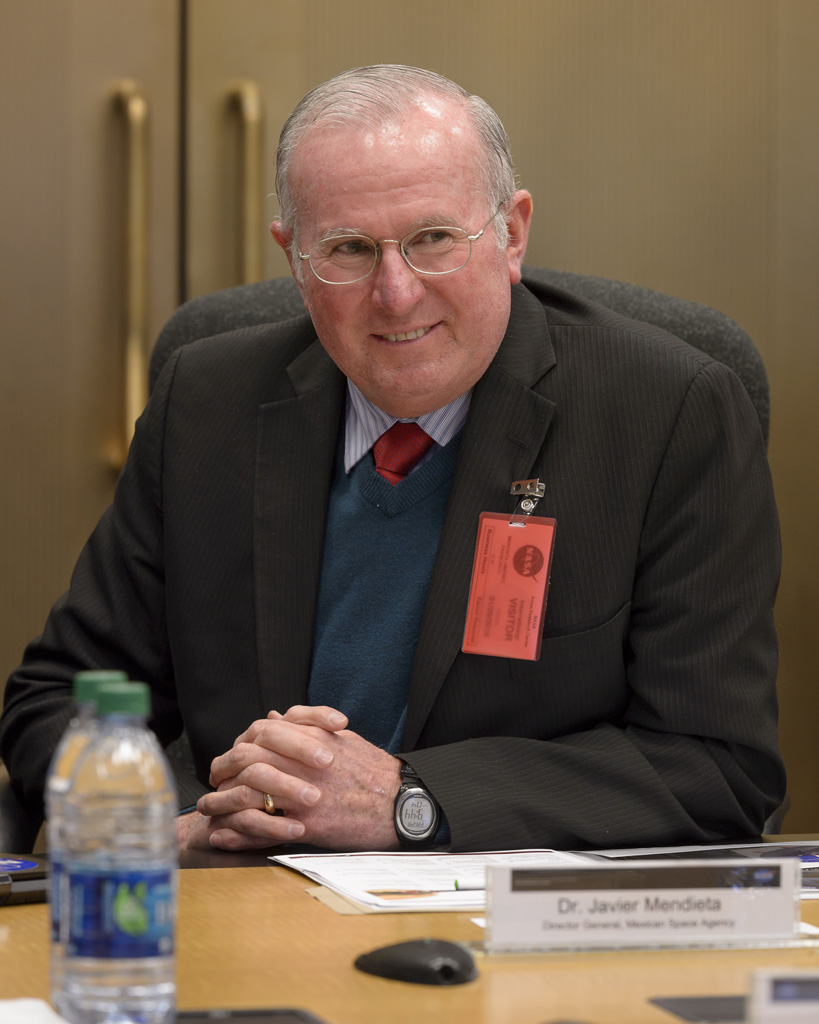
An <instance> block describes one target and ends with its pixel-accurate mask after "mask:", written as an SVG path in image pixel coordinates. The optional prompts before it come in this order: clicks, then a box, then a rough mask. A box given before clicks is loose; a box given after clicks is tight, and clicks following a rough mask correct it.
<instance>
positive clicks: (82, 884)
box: [52, 683, 177, 1024]
mask: <svg viewBox="0 0 819 1024" xmlns="http://www.w3.org/2000/svg"><path fill="white" fill-rule="evenodd" d="M149 712H150V692H149V690H148V687H147V686H146V685H145V684H144V683H103V684H101V685H100V686H99V688H98V690H97V719H98V723H97V728H96V731H95V733H94V736H93V738H92V739H91V741H90V743H89V744H88V746H87V747H86V749H85V752H84V753H83V754H82V755H81V756H80V758H79V760H78V761H77V764H76V767H75V769H74V775H73V778H72V780H71V783H70V785H69V788H68V792H67V793H66V796H65V804H64V808H65V809H64V824H65V827H64V838H63V842H64V868H63V870H64V876H65V882H64V884H65V886H66V889H67V893H68V895H67V899H66V904H65V909H66V913H65V917H64V918H61V922H60V930H61V936H62V939H63V942H64V943H65V958H64V963H63V972H62V984H61V986H60V988H59V990H57V991H54V992H52V1000H53V1002H54V1005H55V1006H56V1007H57V1009H58V1010H59V1012H60V1013H61V1014H62V1016H63V1017H65V1019H66V1020H68V1021H71V1022H72V1024H165V1022H170V1021H172V1020H173V1019H174V1017H175V1007H176V984H175V979H174V966H175V964H174V939H175V925H176V875H177V853H176V841H175V829H174V821H175V817H176V807H177V802H176V792H175V787H174V783H173V779H172V777H171V773H170V769H169V767H168V763H167V761H166V760H165V756H164V754H163V753H162V750H161V748H160V746H159V744H158V743H157V740H156V737H155V736H154V735H153V733H152V732H150V730H148V729H147V728H146V726H145V720H146V718H147V716H148V714H149Z"/></svg>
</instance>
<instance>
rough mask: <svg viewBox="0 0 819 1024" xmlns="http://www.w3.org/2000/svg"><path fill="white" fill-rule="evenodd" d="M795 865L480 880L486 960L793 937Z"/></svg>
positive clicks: (615, 866)
mask: <svg viewBox="0 0 819 1024" xmlns="http://www.w3.org/2000/svg"><path fill="white" fill-rule="evenodd" d="M801 870H802V868H801V865H800V864H799V862H798V861H795V860H749V859H746V858H742V859H736V860H733V859H731V860H713V861H702V860H677V861H667V860H665V861H641V862H640V864H639V865H635V864H633V863H631V864H628V863H623V862H615V863H611V864H600V865H598V864H592V863H590V864H589V865H588V866H586V865H576V866H574V865H573V866H566V867H543V868H537V867H527V868H509V867H492V868H489V869H488V871H487V906H486V948H487V950H489V951H490V952H505V951H513V950H538V949H577V948H583V947H595V948H598V949H611V948H618V947H624V948H625V947H641V946H642V947H646V946H696V945H709V946H710V945H720V944H723V943H724V944H725V945H732V944H734V943H738V944H745V943H749V942H753V941H754V940H765V941H771V940H784V939H793V938H796V937H797V936H798V929H799V922H800V914H799V891H800V882H801Z"/></svg>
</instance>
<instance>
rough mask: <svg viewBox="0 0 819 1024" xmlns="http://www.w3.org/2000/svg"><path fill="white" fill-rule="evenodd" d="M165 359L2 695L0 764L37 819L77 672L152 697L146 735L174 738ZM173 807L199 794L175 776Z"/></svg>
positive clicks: (196, 786)
mask: <svg viewBox="0 0 819 1024" xmlns="http://www.w3.org/2000/svg"><path fill="white" fill-rule="evenodd" d="M175 365H176V359H175V358H172V359H171V361H170V362H169V364H168V366H167V367H166V369H165V372H164V373H163V375H162V377H161V378H160V381H159V382H158V384H157V387H156V389H155V390H154V393H153V396H152V398H151V401H150V402H149V404H148V406H147V408H146V410H145V412H144V413H143V415H142V416H141V417H140V420H139V422H138V423H137V427H136V431H135V436H134V440H133V442H132V445H131V450H130V452H129V455H128V460H127V462H126V465H125V468H124V469H123V471H122V474H121V476H120V479H119V481H118V484H117V488H116V492H115V496H114V501H113V504H112V505H111V506H110V507H109V508H108V509H107V510H106V511H105V513H104V514H103V515H102V517H101V519H100V521H99V523H98V524H97V526H96V528H95V529H94V532H93V533H92V534H91V537H90V539H89V540H88V542H87V544H86V545H85V547H84V548H83V551H82V553H81V554H80V557H79V559H78V561H77V564H76V566H75V569H74V572H73V574H72V578H71V584H70V587H69V590H68V591H67V593H65V594H64V595H63V596H62V597H61V598H60V599H59V600H58V601H57V602H56V604H55V605H54V607H53V608H52V610H51V613H50V614H49V616H48V620H47V621H46V624H45V628H44V630H43V633H42V635H41V636H39V637H37V638H36V639H35V640H33V641H32V642H31V643H30V644H29V646H28V647H27V649H26V651H25V654H24V657H23V662H22V664H21V665H20V667H19V668H18V669H17V670H16V671H15V672H13V673H12V675H11V677H10V678H9V681H8V683H7V686H6V691H5V704H4V710H3V715H2V718H1V719H0V754H1V755H2V758H3V760H4V762H5V764H6V766H7V768H8V771H9V775H10V777H11V779H12V784H13V785H14V787H15V790H16V791H17V793H18V795H19V796H20V797H21V798H22V800H23V801H24V803H25V804H26V806H27V807H29V808H30V809H31V811H32V813H34V814H38V813H41V812H42V805H43V789H44V785H45V779H46V773H47V771H48V766H49V762H50V759H51V756H52V754H53V752H54V749H55V747H56V745H57V743H58V741H59V738H60V736H61V735H62V732H63V730H64V729H65V726H66V724H67V723H68V720H69V718H70V716H71V709H72V701H71V685H72V678H73V675H74V673H75V672H77V671H79V670H81V669H88V668H118V669H123V670H124V671H126V672H127V673H128V676H129V678H131V679H139V680H144V681H146V682H148V683H149V684H150V686H151V690H152V706H153V712H152V718H151V722H150V724H151V726H152V728H153V729H154V730H155V731H156V733H157V735H158V737H159V739H160V741H161V742H162V743H163V744H164V745H166V744H168V743H169V742H170V741H171V740H173V739H175V738H176V737H177V736H178V735H179V734H180V732H181V729H182V721H181V717H180V714H179V711H178V707H177V703H176V696H175V685H174V679H173V668H172V663H171V657H170V650H169V644H168V636H167V627H166V624H165V614H164V611H165V601H164V572H163V560H162V551H163V530H162V475H161V466H162V445H163V429H164V418H165V413H166V407H167V402H168V396H169V393H170V389H171V385H172V381H173V375H174V370H175ZM176 781H177V787H178V790H179V798H180V806H185V805H186V804H190V803H192V802H193V801H195V800H196V799H197V798H198V796H199V795H200V794H201V793H203V792H205V789H206V787H204V786H202V785H201V784H200V783H198V782H197V781H196V779H194V778H193V777H192V776H188V775H186V774H184V773H180V774H178V776H177V780H176Z"/></svg>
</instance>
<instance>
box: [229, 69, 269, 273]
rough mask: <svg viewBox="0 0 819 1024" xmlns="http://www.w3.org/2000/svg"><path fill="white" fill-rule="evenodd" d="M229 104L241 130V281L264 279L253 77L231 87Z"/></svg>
mask: <svg viewBox="0 0 819 1024" xmlns="http://www.w3.org/2000/svg"><path fill="white" fill-rule="evenodd" d="M228 103H229V104H230V106H231V107H232V108H233V109H235V110H236V111H237V112H238V114H239V119H240V122H241V129H242V142H241V146H242V153H241V167H242V189H241V197H242V198H241V202H242V208H241V224H242V230H241V246H242V250H241V277H242V280H241V283H242V284H251V283H252V282H253V281H260V280H261V278H262V247H261V232H260V228H261V224H262V217H263V216H264V214H263V210H262V129H263V125H264V119H263V112H262V96H261V92H260V91H259V86H258V84H257V83H256V82H253V81H251V80H250V79H243V80H241V81H238V82H234V83H233V84H232V85H231V86H230V87H229V89H228Z"/></svg>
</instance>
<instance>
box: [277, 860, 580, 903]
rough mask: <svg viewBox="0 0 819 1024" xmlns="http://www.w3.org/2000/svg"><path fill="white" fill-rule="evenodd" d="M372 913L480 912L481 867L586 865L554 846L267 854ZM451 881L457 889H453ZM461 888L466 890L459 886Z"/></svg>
mask: <svg viewBox="0 0 819 1024" xmlns="http://www.w3.org/2000/svg"><path fill="white" fill-rule="evenodd" d="M270 860H272V861H274V862H275V863H276V864H283V865H284V866H285V867H289V868H293V869H294V870H296V871H299V872H301V874H303V875H306V876H307V878H311V879H312V880H313V881H314V882H319V883H321V884H322V885H326V886H327V888H328V889H332V890H333V891H334V892H337V893H339V894H340V895H341V896H344V897H345V898H346V899H349V900H352V901H353V902H355V903H358V904H361V905H362V906H364V907H366V908H368V909H369V910H371V911H376V912H382V913H395V912H396V911H406V910H415V911H421V910H423V911H430V910H482V909H483V907H484V906H485V905H486V869H487V867H489V866H494V865H507V866H510V867H529V866H534V865H540V866H543V867H555V866H557V865H561V864H562V865H570V864H577V863H588V859H587V858H586V857H583V856H582V855H580V854H573V853H559V852H557V851H555V850H515V851H511V852H510V851H508V850H507V851H503V852H492V851H489V852H482V853H377V852H373V853H317V854H310V853H296V854H289V855H284V854H282V855H279V856H275V857H271V858H270ZM456 882H457V883H458V886H459V887H460V888H456ZM464 887H466V888H464Z"/></svg>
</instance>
